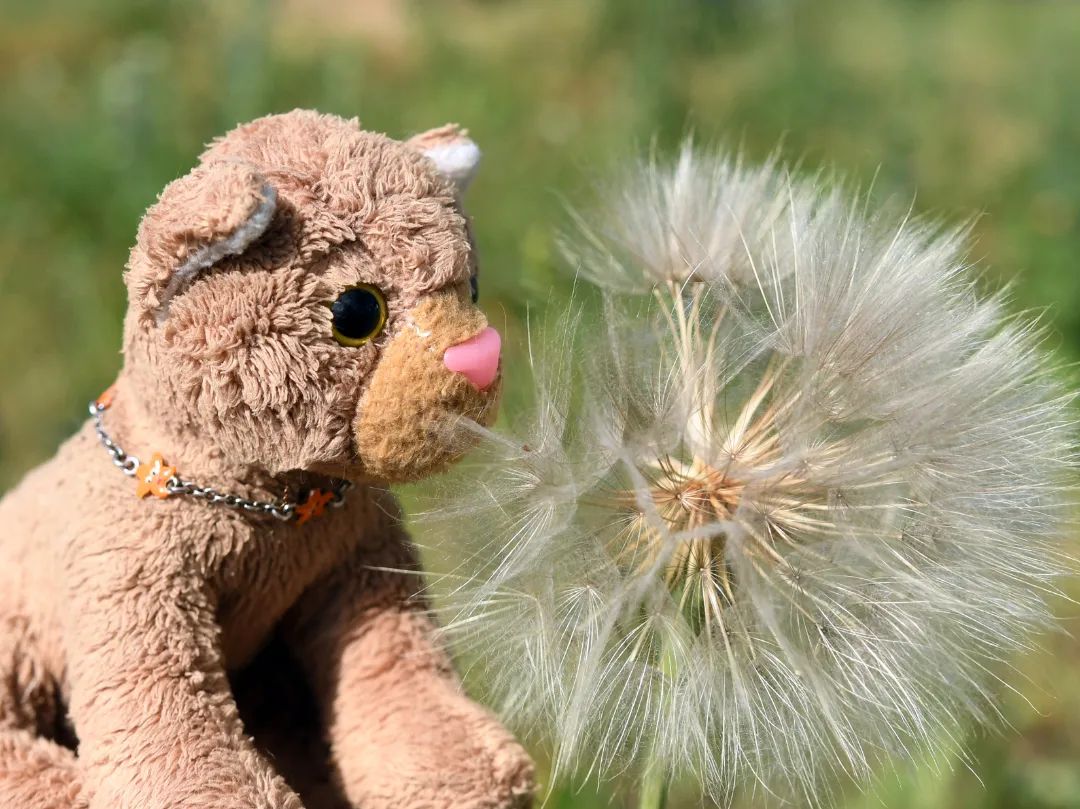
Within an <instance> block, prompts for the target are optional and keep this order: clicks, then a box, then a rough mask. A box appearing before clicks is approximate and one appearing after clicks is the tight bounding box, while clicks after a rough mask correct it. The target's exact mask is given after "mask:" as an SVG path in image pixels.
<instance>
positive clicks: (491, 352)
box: [443, 326, 502, 390]
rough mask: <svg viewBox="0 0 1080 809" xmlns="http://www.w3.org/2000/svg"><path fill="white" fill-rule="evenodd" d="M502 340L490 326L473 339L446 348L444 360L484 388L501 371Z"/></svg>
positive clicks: (452, 369) (448, 366)
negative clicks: (500, 353)
mask: <svg viewBox="0 0 1080 809" xmlns="http://www.w3.org/2000/svg"><path fill="white" fill-rule="evenodd" d="M501 348H502V340H501V338H500V337H499V333H498V332H497V331H495V329H493V328H491V327H490V326H488V327H487V328H486V329H484V330H483V331H482V332H480V333H479V334H478V335H476V336H475V337H473V338H472V339H471V340H466V341H465V342H464V343H460V344H458V345H456V346H451V347H450V348H448V349H446V353H445V354H443V362H444V363H445V364H446V367H447V368H449V369H450V370H451V371H457V372H458V373H459V374H462V375H464V376H465V378H466V379H468V380H469V381H470V382H472V383H473V384H474V385H476V387H478V388H480V390H483V389H484V388H486V387H487V386H488V385H490V384H491V383H492V382H494V381H495V377H496V376H497V375H498V373H499V352H500V350H501Z"/></svg>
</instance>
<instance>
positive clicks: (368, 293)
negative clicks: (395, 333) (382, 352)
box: [330, 284, 386, 346]
mask: <svg viewBox="0 0 1080 809" xmlns="http://www.w3.org/2000/svg"><path fill="white" fill-rule="evenodd" d="M330 311H331V313H332V314H333V324H334V339H335V340H337V341H338V342H339V343H341V344H342V345H343V346H362V345H363V344H364V343H367V342H369V341H371V340H374V339H375V338H376V337H378V336H379V334H380V332H382V330H383V326H385V325H386V298H384V297H383V294H382V293H381V292H380V291H379V290H378V289H377V288H376V287H373V286H371V285H370V284H359V285H357V286H354V287H351V288H349V289H346V290H345V291H344V292H342V293H341V295H339V296H338V299H337V300H336V301H334V302H333V303H332V304H330Z"/></svg>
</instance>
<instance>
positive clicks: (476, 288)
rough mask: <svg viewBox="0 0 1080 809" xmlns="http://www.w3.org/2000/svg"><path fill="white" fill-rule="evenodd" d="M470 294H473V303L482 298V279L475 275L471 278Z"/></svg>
mask: <svg viewBox="0 0 1080 809" xmlns="http://www.w3.org/2000/svg"><path fill="white" fill-rule="evenodd" d="M469 294H470V295H471V296H472V302H473V303H476V302H477V301H479V300H480V279H479V278H477V277H476V276H475V275H474V276H472V277H471V278H470V279H469Z"/></svg>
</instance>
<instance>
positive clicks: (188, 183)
mask: <svg viewBox="0 0 1080 809" xmlns="http://www.w3.org/2000/svg"><path fill="white" fill-rule="evenodd" d="M276 205H277V192H276V191H275V190H274V188H273V187H272V186H271V185H270V184H269V183H268V182H267V181H266V180H265V178H263V176H262V175H261V174H259V172H258V171H257V170H256V169H255V167H254V166H252V165H251V164H249V163H245V162H242V161H216V162H212V163H208V164H204V165H200V166H198V167H196V168H195V169H194V170H193V171H192V172H191V173H190V174H188V175H186V176H184V177H181V178H180V179H178V180H175V181H173V182H172V183H170V184H169V185H168V186H166V187H165V190H164V191H162V192H161V196H159V197H158V201H157V203H155V204H154V205H153V206H152V207H151V208H150V209H149V210H148V211H147V212H146V216H145V217H143V221H142V224H141V225H140V226H139V238H138V250H139V252H141V254H142V255H141V256H133V263H132V274H133V275H135V276H136V277H135V278H134V279H133V287H132V290H131V292H132V293H133V294H135V295H136V296H137V297H138V298H139V299H141V300H143V301H144V304H145V305H146V307H147V308H148V309H151V310H152V311H154V314H155V317H156V319H157V321H158V322H159V323H160V322H162V321H164V320H165V318H166V317H167V316H168V312H169V302H170V301H171V300H172V299H173V298H175V297H176V296H177V295H179V294H181V293H182V292H183V291H184V290H185V289H186V288H187V287H188V286H190V285H191V283H192V282H193V281H195V279H196V278H198V277H199V275H200V274H202V273H204V272H206V271H207V270H208V269H209V268H211V267H212V266H213V265H214V264H216V263H217V262H219V261H221V260H222V259H223V258H225V257H227V256H235V255H239V254H240V253H243V252H244V250H245V249H247V247H248V246H249V245H250V244H251V243H252V242H254V241H255V240H256V239H258V238H259V237H260V236H262V234H263V233H264V232H265V231H266V228H267V227H268V226H269V225H270V221H271V220H272V219H273V217H274V210H275V207H276ZM139 259H141V260H139ZM136 265H141V266H136Z"/></svg>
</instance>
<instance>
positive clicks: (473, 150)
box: [407, 124, 480, 194]
mask: <svg viewBox="0 0 1080 809" xmlns="http://www.w3.org/2000/svg"><path fill="white" fill-rule="evenodd" d="M468 134H469V133H468V132H467V131H466V130H464V129H462V128H461V127H460V126H458V125H457V124H447V125H446V126H440V127H439V128H438V129H429V130H428V131H427V132H421V133H420V134H419V135H413V136H412V137H411V138H409V140H408V141H407V142H408V144H409V145H410V146H411V147H413V148H414V149H416V150H417V151H418V152H420V153H421V154H423V155H424V156H425V157H427V158H428V160H430V161H431V162H432V163H434V164H435V168H437V169H438V170H439V173H440V174H442V175H443V176H444V177H446V179H448V180H449V181H450V182H451V183H453V184H454V187H455V188H456V189H457V192H458V194H463V193H465V189H466V188H468V187H469V183H470V182H472V178H473V177H474V176H475V175H476V167H477V166H478V165H479V164H480V149H479V148H478V147H477V145H476V144H475V143H473V142H472V140H470V139H469V137H468Z"/></svg>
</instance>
